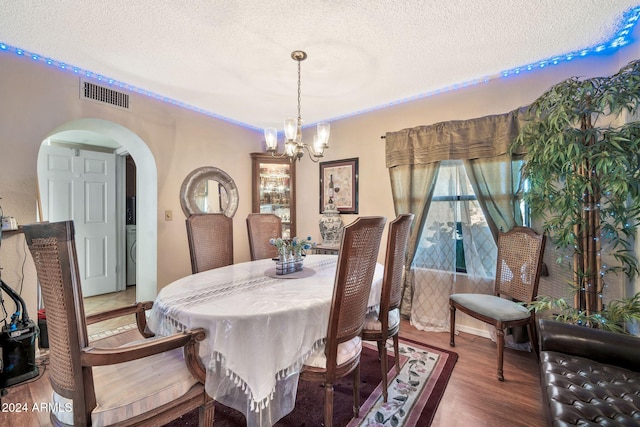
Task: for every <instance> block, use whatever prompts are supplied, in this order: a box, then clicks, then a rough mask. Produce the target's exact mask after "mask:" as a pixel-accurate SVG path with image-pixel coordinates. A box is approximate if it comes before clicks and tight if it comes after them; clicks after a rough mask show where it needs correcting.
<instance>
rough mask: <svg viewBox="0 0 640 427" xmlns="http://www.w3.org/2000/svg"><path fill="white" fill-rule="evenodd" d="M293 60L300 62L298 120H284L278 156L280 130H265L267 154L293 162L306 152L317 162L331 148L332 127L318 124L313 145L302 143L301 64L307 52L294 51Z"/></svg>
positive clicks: (290, 118)
mask: <svg viewBox="0 0 640 427" xmlns="http://www.w3.org/2000/svg"><path fill="white" fill-rule="evenodd" d="M291 58H293V59H294V60H295V61H297V62H298V118H297V119H296V118H293V117H289V118H286V119H285V120H284V151H283V152H282V153H280V154H278V129H276V128H266V129H265V130H264V140H265V143H266V146H267V153H271V155H272V156H273V157H284V156H287V157H289V160H290V161H291V162H294V161H296V159H297V160H300V159H301V158H302V157H303V156H304V152H305V151H306V152H307V154H309V158H310V159H311V160H313V161H314V162H317V161H318V160H319V159H320V158H321V157H322V156H323V154H324V150H326V149H327V148H329V133H330V132H331V126H330V125H329V123H318V125H317V132H316V134H315V135H314V136H313V144H311V145H310V144H305V143H304V142H302V117H301V115H300V94H301V92H300V62H302V61H304V60H305V59H307V54H306V52H303V51H301V50H294V51H293V52H291Z"/></svg>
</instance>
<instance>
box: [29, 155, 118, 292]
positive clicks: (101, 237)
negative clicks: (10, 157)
mask: <svg viewBox="0 0 640 427" xmlns="http://www.w3.org/2000/svg"><path fill="white" fill-rule="evenodd" d="M115 158H116V155H115V154H114V153H105V152H99V151H89V150H80V149H76V148H67V147H64V146H43V147H42V148H41V150H40V154H39V160H38V164H39V167H38V169H39V171H38V175H39V178H38V180H39V183H40V198H41V203H42V214H43V217H44V218H43V219H44V220H46V221H51V222H55V221H65V220H70V219H71V220H73V222H74V225H75V230H76V236H75V240H76V249H77V253H78V264H79V267H80V277H81V281H82V293H83V295H84V296H85V297H87V296H92V295H99V294H104V293H109V292H115V291H116V286H117V277H116V265H117V262H116V251H117V246H116V168H115Z"/></svg>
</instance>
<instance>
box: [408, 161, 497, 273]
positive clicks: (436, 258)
mask: <svg viewBox="0 0 640 427" xmlns="http://www.w3.org/2000/svg"><path fill="white" fill-rule="evenodd" d="M496 256H497V249H496V245H495V242H494V240H493V237H492V235H491V231H490V229H489V226H488V225H487V221H486V219H485V216H484V214H483V212H482V209H481V208H480V204H479V203H478V201H477V198H476V195H475V193H474V192H473V188H472V186H471V183H470V182H469V178H468V177H467V174H466V171H465V168H464V165H463V162H462V161H447V162H442V164H441V165H440V170H439V171H438V176H437V177H436V187H435V190H434V195H433V199H432V201H431V205H430V207H429V212H428V213H427V218H426V222H425V226H424V229H423V231H422V236H421V239H420V242H419V244H418V248H417V250H416V256H415V258H414V266H415V267H418V268H427V269H435V270H445V271H451V272H457V273H469V274H474V275H479V276H481V277H493V276H494V275H495V263H496V261H495V260H496Z"/></svg>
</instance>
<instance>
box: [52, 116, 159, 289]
mask: <svg viewBox="0 0 640 427" xmlns="http://www.w3.org/2000/svg"><path fill="white" fill-rule="evenodd" d="M74 134H75V135H82V138H83V141H82V143H83V144H86V145H97V146H100V145H101V144H103V143H105V141H110V142H111V143H113V142H115V144H116V145H117V146H119V147H120V149H122V150H126V152H128V153H129V155H130V156H131V157H132V159H133V160H134V161H135V164H136V185H137V191H136V216H137V243H136V252H137V256H136V259H137V264H136V265H137V283H136V300H137V301H147V300H153V299H155V296H156V294H157V289H158V287H157V270H158V269H157V263H158V259H157V258H158V257H157V247H158V227H157V218H156V212H157V205H158V200H157V176H158V173H157V168H156V163H155V160H154V157H153V154H152V153H151V151H150V150H149V147H147V145H146V144H145V142H144V141H143V140H142V139H141V138H140V137H139V136H138V135H136V134H135V133H134V132H132V131H131V130H129V129H127V128H126V127H124V126H122V125H119V124H117V123H113V122H110V121H107V120H102V119H92V118H86V119H78V120H72V121H69V122H67V123H65V124H63V125H61V126H59V127H57V128H55V129H54V130H52V131H51V132H50V133H49V134H48V135H47V136H46V138H45V142H46V141H49V140H50V139H52V138H56V137H67V138H68V137H69V136H70V135H74ZM112 148H113V147H112Z"/></svg>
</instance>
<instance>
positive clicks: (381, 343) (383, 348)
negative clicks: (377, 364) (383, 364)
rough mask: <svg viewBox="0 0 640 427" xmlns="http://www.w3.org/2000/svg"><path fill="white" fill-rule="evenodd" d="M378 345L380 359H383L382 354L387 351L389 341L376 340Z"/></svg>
mask: <svg viewBox="0 0 640 427" xmlns="http://www.w3.org/2000/svg"><path fill="white" fill-rule="evenodd" d="M376 344H377V345H378V360H382V355H383V354H384V353H385V351H387V348H386V347H387V343H386V342H385V341H384V340H379V341H376Z"/></svg>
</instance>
